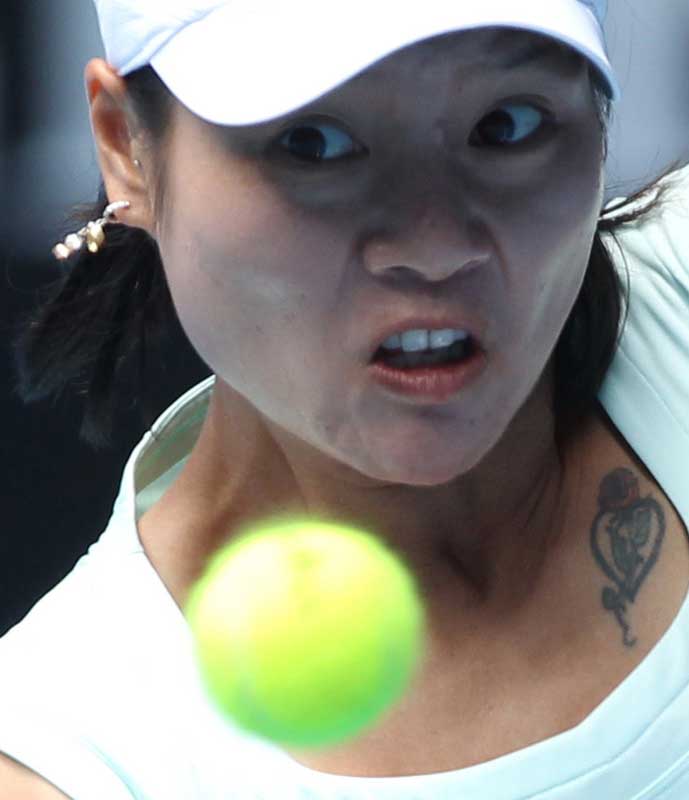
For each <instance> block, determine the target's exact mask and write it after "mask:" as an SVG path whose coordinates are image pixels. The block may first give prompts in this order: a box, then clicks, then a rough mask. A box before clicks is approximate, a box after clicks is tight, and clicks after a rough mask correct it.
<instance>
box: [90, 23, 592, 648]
mask: <svg viewBox="0 0 689 800" xmlns="http://www.w3.org/2000/svg"><path fill="white" fill-rule="evenodd" d="M526 35H527V34H523V35H522V36H516V35H514V34H513V35H512V36H510V37H504V36H501V37H500V36H499V37H498V38H497V39H496V38H495V37H496V32H495V31H491V30H485V31H473V32H468V33H461V34H454V35H452V36H448V37H443V38H441V39H435V40H430V41H427V42H423V43H421V44H417V45H414V46H412V47H409V48H406V49H404V50H402V51H399V52H397V53H395V54H393V55H391V56H389V57H388V58H386V59H384V60H382V61H380V62H378V63H377V64H375V65H374V66H372V67H371V68H369V69H368V70H366V71H365V72H363V73H362V74H360V75H359V76H357V77H356V78H355V79H353V80H351V81H348V82H347V83H345V84H343V85H341V86H339V87H337V88H336V89H335V90H333V91H332V92H330V93H328V94H327V95H326V96H325V97H323V98H321V99H319V100H317V101H315V102H313V103H310V104H309V105H308V106H306V107H305V108H304V109H301V110H300V111H299V112H295V113H294V114H291V115H289V117H283V118H280V119H277V120H273V121H269V122H267V123H262V124H259V125H252V126H243V127H222V126H217V125H212V124H210V123H207V122H205V121H204V120H202V119H200V118H198V117H196V116H195V115H194V114H192V113H191V112H190V111H188V110H187V109H186V108H185V107H184V106H182V105H181V104H177V105H176V107H175V110H174V114H173V119H172V125H171V128H170V130H169V132H168V137H167V141H166V144H165V151H164V154H163V152H161V151H155V150H154V149H152V148H151V147H150V143H149V142H148V141H147V139H146V136H145V133H144V132H141V131H138V130H137V128H136V125H135V120H134V119H133V116H132V112H131V109H130V108H129V106H128V102H127V98H126V93H125V84H124V81H123V80H122V78H120V77H119V76H117V74H116V73H115V72H114V70H113V69H112V68H111V67H109V66H108V65H107V64H106V63H105V62H103V61H102V60H99V59H94V60H93V61H91V62H90V63H89V64H88V66H87V68H86V75H85V77H86V83H87V87H88V93H89V99H90V108H91V119H92V126H93V132H94V138H95V142H96V146H97V150H98V155H99V162H100V166H101V170H102V174H103V177H104V180H105V184H106V188H107V191H108V197H109V198H110V200H117V199H123V198H126V199H128V200H130V202H131V208H130V209H129V210H128V211H125V212H121V213H120V214H119V220H120V221H122V222H124V223H126V224H130V225H133V226H137V227H141V228H143V229H145V230H147V231H148V232H149V233H150V235H151V236H153V237H154V238H155V239H156V240H157V242H158V245H159V247H160V251H161V254H162V257H163V262H164V265H165V270H166V274H167V277H168V281H169V285H170V289H171V292H172V295H173V298H174V301H175V305H176V308H177V311H178V314H179V317H180V320H181V322H182V324H183V326H184V328H185V330H186V332H187V334H188V336H189V337H190V340H191V342H192V343H193V345H194V346H195V348H196V349H197V350H198V352H199V354H200V355H201V357H202V358H203V359H204V360H205V361H206V363H208V364H209V365H210V367H211V368H212V369H213V371H214V372H215V374H216V375H217V384H216V388H215V391H214V393H213V396H212V400H211V405H210V410H209V413H208V416H207V418H206V421H205V424H204V426H203V429H202V432H201V435H200V438H199V440H198V442H197V444H196V446H195V448H194V451H193V453H192V456H191V458H190V460H189V462H188V464H187V466H186V468H185V470H184V471H183V473H182V475H181V477H180V478H179V480H178V481H177V482H176V484H175V485H174V486H173V487H172V488H171V489H170V490H169V491H168V493H167V494H166V496H165V497H164V498H163V500H162V501H161V503H160V504H159V505H158V507H154V508H153V509H152V510H151V512H149V514H148V515H146V516H145V517H144V519H143V520H141V522H140V530H141V532H142V537H143V535H144V531H145V533H146V536H147V537H151V539H154V538H155V537H156V535H157V536H159V537H160V536H162V535H163V534H162V533H160V531H162V530H163V529H165V531H166V533H165V536H166V537H167V541H168V542H173V543H174V545H173V546H172V545H171V547H170V548H169V552H168V559H169V563H170V565H171V566H170V569H171V573H175V574H176V575H177V576H178V580H177V582H176V583H175V591H173V594H174V595H176V596H177V597H178V598H183V596H184V592H185V590H186V587H187V586H188V584H189V582H190V581H191V580H192V579H193V577H194V576H195V575H197V574H198V570H199V569H200V566H201V565H202V564H203V562H204V559H205V558H207V556H208V555H209V554H210V553H212V552H213V551H214V550H215V548H217V547H218V546H219V545H220V544H221V543H222V542H224V541H226V540H227V538H228V536H229V535H231V534H230V533H228V532H231V531H232V530H236V529H237V528H238V527H240V526H241V525H243V524H245V523H246V522H248V521H253V520H258V519H260V518H262V517H264V516H266V515H270V514H273V513H276V512H308V513H314V514H319V515H321V516H325V517H328V518H330V519H334V520H341V521H344V522H346V523H348V524H357V525H361V526H362V527H365V528H367V529H369V530H373V531H375V532H376V533H377V534H378V535H380V536H381V537H382V538H384V539H386V540H387V541H389V542H390V543H391V544H392V545H393V546H394V548H395V549H396V550H397V551H398V552H400V554H401V555H402V556H403V557H404V558H405V559H406V560H407V562H408V563H409V564H410V566H411V567H412V568H413V569H414V571H415V573H416V575H417V577H418V580H419V582H420V584H421V587H422V589H423V591H424V594H425V597H426V600H427V604H428V610H429V619H430V625H431V630H432V632H433V636H435V637H436V641H437V643H438V644H439V646H440V645H441V643H446V644H447V643H449V642H452V641H454V640H456V636H457V635H458V630H459V628H460V627H463V629H464V630H465V631H466V628H467V626H481V627H483V628H484V629H490V630H491V631H492V632H493V633H494V634H496V635H497V632H498V631H499V630H504V631H509V630H514V629H515V626H516V624H517V621H518V620H519V619H524V620H526V619H529V621H530V622H532V621H533V613H532V612H533V609H534V608H535V607H536V605H537V604H541V605H542V604H543V599H544V597H552V596H553V595H554V592H555V590H554V588H553V587H554V581H555V577H554V576H555V574H556V573H555V572H554V571H553V569H552V568H551V565H553V564H557V563H561V561H562V559H563V557H564V554H565V553H569V552H571V550H570V548H571V541H572V537H573V536H574V535H575V533H576V536H578V537H579V538H580V540H581V530H582V529H583V530H586V529H587V528H588V524H589V523H590V519H591V516H592V513H591V509H590V508H587V513H588V514H589V517H588V520H589V522H584V523H582V517H583V511H582V504H581V498H582V494H583V491H584V489H583V486H582V481H581V464H582V458H583V455H582V454H583V452H585V448H586V444H587V439H586V436H585V435H582V437H581V438H580V440H579V441H578V442H577V443H575V444H574V445H573V446H572V447H571V448H570V450H569V451H568V452H567V453H566V454H565V456H564V457H561V455H560V454H558V452H557V449H556V446H555V440H554V419H553V414H552V410H551V393H552V371H551V355H552V351H553V349H554V347H555V345H556V342H557V339H558V337H559V335H560V332H561V330H562V328H563V326H564V324H565V321H566V319H567V317H568V315H569V312H570V310H571V308H572V306H573V304H574V302H575V299H576V297H577V295H578V292H579V290H580V287H581V284H582V281H583V279H584V275H585V271H586V267H587V263H588V257H589V252H590V249H591V244H592V242H593V238H594V234H595V230H596V221H597V217H598V213H599V211H600V208H601V204H602V199H603V167H602V161H603V153H602V147H603V143H602V140H601V133H600V129H599V126H598V123H597V118H596V111H595V106H594V102H593V98H592V95H591V91H590V85H589V81H588V76H587V71H586V67H585V64H584V62H583V61H581V60H580V59H577V58H570V59H566V60H564V61H562V62H559V61H556V60H555V61H554V60H545V61H542V62H539V63H534V64H532V65H530V66H528V67H525V68H522V69H518V70H517V69H515V70H510V71H505V72H501V71H496V70H494V69H493V67H494V61H495V59H496V58H497V56H498V55H501V54H503V53H504V54H507V53H509V52H511V51H513V50H514V49H515V47H516V46H517V45H518V44H519V42H520V40H521V38H523V36H526ZM558 64H560V67H559V69H558V68H557V65H558ZM505 103H511V104H514V103H519V105H520V106H522V104H523V103H528V104H531V105H533V104H535V106H536V107H542V108H545V109H547V110H549V111H550V112H551V113H552V114H553V115H554V117H555V118H556V120H557V123H558V126H557V127H556V128H555V129H554V130H553V131H552V132H550V133H544V134H543V135H542V136H540V137H539V136H538V134H535V135H534V137H533V139H532V140H531V143H526V144H524V145H521V147H515V146H512V149H510V147H509V146H503V147H502V148H499V147H497V146H495V145H493V146H489V145H486V144H482V145H481V146H475V145H474V146H472V145H470V144H469V137H470V135H471V134H472V131H474V130H475V129H476V127H477V125H478V123H479V122H480V121H481V120H482V119H483V118H484V117H485V116H486V115H488V114H489V113H491V112H492V111H494V110H495V109H496V108H497V107H502V106H503V105H504V104H505ZM525 111H526V110H525V109H522V111H521V114H520V116H519V117H518V119H519V120H521V122H522V125H524V126H527V127H526V128H522V132H521V133H519V132H518V133H517V134H515V136H517V137H518V136H521V137H524V138H526V137H527V135H528V133H529V132H530V131H531V130H533V129H534V128H535V125H536V122H531V121H530V119H529V118H528V117H525V116H524V114H525ZM517 113H520V112H517ZM313 115H319V116H320V115H322V116H321V118H320V119H316V120H314V118H313ZM314 122H317V123H318V124H319V125H322V124H326V123H327V124H328V125H330V126H335V127H336V128H337V129H338V130H337V131H332V130H325V131H324V135H326V136H327V137H328V142H331V145H330V146H331V147H338V146H342V147H344V148H346V149H347V151H349V150H355V151H356V149H357V147H358V146H364V147H365V148H366V149H367V152H366V154H365V155H363V156H359V157H358V158H353V159H351V160H341V161H339V162H338V161H332V162H330V165H329V164H324V165H319V164H317V163H314V164H311V165H306V166H305V164H304V163H303V162H300V161H299V160H297V159H296V158H295V157H294V155H290V153H289V151H287V150H284V149H283V150H282V151H279V149H278V148H277V147H276V145H275V142H276V141H277V139H278V138H279V137H280V136H281V135H282V134H284V132H285V131H286V130H287V129H288V128H289V127H299V126H302V125H308V124H314ZM529 125H531V126H532V127H530V128H529V127H528V126H529ZM321 130H323V129H322V128H321ZM339 131H342V133H338V132H339ZM345 134H349V135H350V136H351V140H350V139H347V137H346V135H345ZM271 143H272V147H271ZM163 156H164V158H163ZM137 158H138V159H139V160H140V161H141V162H142V165H143V166H142V168H141V169H139V168H138V167H137V166H136V165H135V164H134V159H137ZM161 164H162V165H163V166H162V168H163V169H164V170H165V183H166V194H165V197H166V201H165V204H164V206H163V207H157V204H156V202H155V196H156V195H155V186H154V178H153V176H154V174H155V169H156V168H158V167H160V166H161ZM437 309H440V310H442V311H446V312H448V313H452V312H456V313H457V314H459V315H461V314H462V313H463V311H465V310H466V311H467V312H468V313H470V314H471V315H473V316H478V318H479V319H481V320H482V321H483V322H484V323H485V331H486V334H485V338H484V341H483V342H482V344H483V347H484V349H485V351H486V354H487V359H488V366H487V369H486V370H485V371H484V373H483V374H482V376H481V377H480V378H479V379H478V380H477V381H475V382H474V383H473V385H471V386H469V387H467V388H466V389H465V390H463V391H462V392H460V393H459V394H458V395H457V396H456V397H454V398H453V399H451V400H450V401H448V402H447V403H445V404H443V405H434V406H430V405H424V404H422V403H418V402H415V403H412V402H409V401H407V400H405V399H402V398H397V397H393V396H391V395H389V394H386V393H385V392H384V391H382V390H381V389H380V388H379V387H377V386H376V385H375V384H373V383H372V382H371V380H370V378H369V377H368V375H367V371H366V362H367V361H368V358H369V356H370V354H371V350H370V348H371V347H375V346H376V345H377V344H378V343H377V342H373V340H372V337H373V336H374V334H375V333H376V332H377V331H378V330H379V328H380V325H381V324H384V323H386V322H388V321H389V320H391V319H393V320H394V319H397V318H399V317H401V316H408V315H410V314H413V313H416V312H420V313H424V312H428V311H434V310H437ZM155 531H159V533H157V534H156V533H155ZM584 538H585V537H584ZM585 546H586V545H585V543H583V544H582V545H581V548H585ZM589 559H590V556H589ZM572 563H575V561H574V560H573V562H572ZM190 565H193V567H192V566H190ZM458 609H461V610H462V612H463V613H462V614H458V613H457V611H458Z"/></svg>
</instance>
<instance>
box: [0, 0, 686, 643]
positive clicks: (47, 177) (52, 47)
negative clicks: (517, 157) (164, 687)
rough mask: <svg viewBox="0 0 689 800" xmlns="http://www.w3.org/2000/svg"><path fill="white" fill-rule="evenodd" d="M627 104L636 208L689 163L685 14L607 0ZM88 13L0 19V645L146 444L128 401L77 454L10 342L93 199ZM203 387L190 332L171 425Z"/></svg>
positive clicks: (61, 0)
mask: <svg viewBox="0 0 689 800" xmlns="http://www.w3.org/2000/svg"><path fill="white" fill-rule="evenodd" d="M606 28H607V33H608V41H609V49H610V54H611V58H612V60H613V63H614V65H615V66H616V69H617V71H618V75H619V79H620V83H621V85H622V90H623V92H624V98H623V100H622V102H621V103H620V104H619V106H618V108H617V111H616V113H615V118H614V123H613V125H612V128H611V152H610V157H609V160H608V164H607V191H606V196H607V198H611V197H617V196H622V195H627V194H629V193H631V192H632V191H633V190H634V189H635V188H637V187H638V186H640V185H642V184H643V183H645V182H647V181H648V180H649V179H650V178H651V177H654V176H655V175H656V174H657V173H659V172H660V171H662V169H663V168H664V167H665V166H666V165H667V164H668V163H670V162H671V161H672V160H674V159H675V158H678V157H680V156H682V157H684V159H685V160H689V157H688V155H687V153H688V152H689V86H688V82H687V79H686V76H687V75H689V46H688V45H689V4H687V1H686V0H663V2H653V3H649V2H648V0H611V2H610V16H609V19H608V22H607V25H606ZM101 55H102V46H101V43H100V39H99V35H98V29H97V23H96V17H95V12H94V9H93V6H92V2H91V0H23V2H12V0H10V2H5V3H3V9H2V10H0V186H1V187H2V191H1V192H0V204H1V205H0V326H1V330H2V339H1V343H0V375H1V376H2V384H1V386H2V391H1V392H0V419H1V420H2V427H3V431H2V445H1V446H2V455H3V459H2V475H1V477H0V500H1V501H2V512H3V523H2V528H1V531H0V635H2V633H4V632H5V631H6V630H7V629H8V628H10V627H11V626H12V625H14V624H15V623H16V622H18V621H19V620H20V619H21V618H22V617H23V616H24V615H25V614H26V612H27V611H28V610H29V609H30V608H31V606H32V605H33V604H34V603H35V602H36V600H37V599H38V598H40V597H41V596H42V595H43V594H45V592H46V591H48V590H49V589H50V588H52V587H53V586H54V585H55V584H56V583H57V582H58V581H60V580H61V579H62V578H63V577H64V576H65V575H66V574H67V573H68V572H69V571H70V570H71V569H72V567H73V566H74V563H75V562H76V561H77V559H78V558H79V556H81V555H82V554H83V553H84V552H85V551H86V549H87V548H88V546H89V545H90V544H91V543H92V542H94V541H95V540H96V539H98V537H99V536H100V534H101V532H102V530H103V528H104V527H105V525H106V523H107V520H108V518H109V516H110V512H111V509H112V503H113V500H114V497H115V495H116V493H117V488H118V485H119V481H120V476H121V471H122V468H123V466H124V463H125V461H126V460H127V457H128V456H129V454H130V452H131V450H132V449H133V447H134V446H135V445H136V444H137V443H138V441H139V440H140V438H141V436H142V435H143V433H144V432H145V429H146V426H145V425H144V424H143V422H142V420H141V419H140V417H139V415H138V413H137V412H135V411H134V410H133V409H132V402H131V398H132V391H131V388H130V387H128V386H127V385H122V386H121V387H120V396H121V397H122V406H121V409H120V412H119V414H118V417H117V422H116V434H115V436H114V440H113V445H112V446H111V447H110V448H108V449H106V450H100V451H96V450H93V449H92V448H90V447H88V446H86V445H84V444H83V443H81V442H80V441H79V438H78V428H79V421H80V411H81V403H80V400H79V398H76V397H65V398H64V399H63V400H61V401H60V402H58V403H37V404H35V405H32V406H25V405H23V404H22V402H21V401H20V400H19V399H18V397H17V395H16V393H15V391H14V384H15V381H16V376H15V373H14V369H13V363H12V362H13V357H12V340H13V338H14V337H15V335H16V331H17V330H18V328H19V326H21V324H22V320H23V319H24V318H25V316H26V315H27V314H28V313H29V312H30V310H31V309H32V308H33V307H34V305H35V303H36V291H37V289H38V287H40V286H43V285H45V284H46V283H48V282H50V281H52V280H55V278H56V277H57V276H58V274H59V272H58V270H59V269H60V267H58V266H57V264H56V262H55V261H54V260H53V258H52V256H51V254H50V249H51V247H52V245H53V244H55V243H56V242H57V241H59V240H61V238H62V236H61V233H62V228H63V220H64V218H65V217H66V215H67V212H68V210H69V208H70V206H72V205H73V204H76V203H82V202H90V201H92V200H94V199H95V198H96V194H97V188H98V183H99V171H98V166H97V162H96V158H95V154H94V150H93V145H92V143H91V134H90V124H89V119H88V106H87V102H86V93H85V89H84V86H83V69H84V66H85V64H86V62H87V61H88V59H89V58H90V57H92V56H101ZM207 374H208V369H207V368H206V367H205V365H203V364H202V363H201V362H200V360H199V359H198V358H197V357H196V356H195V354H194V353H193V351H192V350H191V348H190V346H189V345H188V343H187V342H186V339H185V337H184V335H183V334H182V333H181V331H179V330H176V331H173V332H171V336H170V340H169V344H168V347H167V350H166V352H165V353H164V354H163V355H162V356H161V358H160V362H159V364H158V365H157V367H156V371H155V374H154V380H153V384H154V391H153V397H152V403H153V407H154V409H155V411H156V413H160V412H162V411H163V410H164V409H165V408H166V407H167V406H168V405H169V404H170V403H171V402H172V401H173V400H174V399H175V398H176V397H177V396H179V394H181V393H182V391H184V390H185V389H187V388H188V387H190V386H192V385H193V384H195V383H197V382H198V381H199V380H201V379H202V378H203V377H205V376H206V375H207Z"/></svg>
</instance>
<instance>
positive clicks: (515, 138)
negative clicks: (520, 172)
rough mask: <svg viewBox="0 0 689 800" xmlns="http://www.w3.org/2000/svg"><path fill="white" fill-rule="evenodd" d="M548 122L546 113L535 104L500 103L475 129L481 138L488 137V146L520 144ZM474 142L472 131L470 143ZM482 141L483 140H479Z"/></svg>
mask: <svg viewBox="0 0 689 800" xmlns="http://www.w3.org/2000/svg"><path fill="white" fill-rule="evenodd" d="M544 120H545V121H546V122H545V123H544ZM548 122H550V120H549V119H548V117H547V116H546V114H545V113H544V112H543V111H540V110H539V109H538V108H536V107H535V106H532V105H529V104H525V103H514V104H505V105H502V106H500V108H498V109H496V110H495V111H492V112H491V113H490V114H488V115H486V116H485V117H484V118H483V119H482V120H481V122H480V123H479V124H478V125H477V126H476V129H475V130H476V131H478V132H479V133H480V137H481V138H482V139H484V140H485V138H486V137H487V138H488V146H501V145H511V144H521V143H522V142H523V141H525V140H526V139H529V138H531V136H532V135H533V134H534V132H535V131H537V130H538V129H539V128H542V127H546V126H547V123H548ZM491 140H492V141H491ZM475 143H476V142H475V137H474V135H473V132H472V144H475ZM483 143H485V141H484V142H479V144H483Z"/></svg>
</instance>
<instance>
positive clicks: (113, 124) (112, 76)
mask: <svg viewBox="0 0 689 800" xmlns="http://www.w3.org/2000/svg"><path fill="white" fill-rule="evenodd" d="M84 81H85V84H86V92H87V96H88V100H89V105H90V115H91V130H92V132H93V138H94V142H95V145H96V152H97V155H98V163H99V165H100V169H101V174H102V175H103V181H104V183H105V190H106V193H107V196H108V201H109V202H110V203H114V202H115V201H116V200H128V201H129V203H130V206H129V208H128V209H124V210H120V211H118V212H117V215H116V218H117V221H118V222H121V223H124V224H126V225H132V226H134V227H137V228H143V229H144V230H145V231H147V232H148V233H149V234H150V235H151V236H153V237H154V238H155V219H154V202H153V197H154V186H153V185H151V184H150V180H151V179H150V178H149V179H148V181H147V179H146V172H148V174H149V175H152V174H153V171H152V170H151V169H149V170H145V168H144V169H142V168H141V167H139V166H137V164H135V163H134V162H135V160H136V159H137V158H138V157H139V156H141V157H142V158H144V155H143V154H144V149H143V143H142V142H141V141H140V135H137V134H135V133H133V131H132V127H133V126H132V116H131V110H130V101H129V98H128V96H127V92H126V84H125V81H124V78H122V77H121V76H120V75H118V74H117V72H116V70H115V69H114V68H113V67H111V66H110V65H109V64H108V63H106V62H105V61H103V59H100V58H94V59H92V60H91V61H89V63H88V64H87V65H86V68H85V70H84Z"/></svg>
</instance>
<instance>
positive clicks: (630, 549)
mask: <svg viewBox="0 0 689 800" xmlns="http://www.w3.org/2000/svg"><path fill="white" fill-rule="evenodd" d="M598 508H599V511H598V514H597V515H596V518H595V519H594V521H593V525H592V526H591V549H592V550H593V555H594V557H595V559H596V561H597V562H598V564H599V566H600V567H601V569H602V570H603V572H604V573H605V574H606V575H607V576H608V578H610V580H611V581H613V583H614V584H615V585H616V586H617V590H615V589H613V588H612V587H610V586H606V587H605V588H604V589H603V592H602V596H601V599H602V602H603V607H604V608H605V609H606V610H607V611H612V612H613V613H614V614H615V618H616V619H617V621H618V622H619V624H620V626H621V627H622V630H623V632H624V638H623V642H624V644H625V645H626V646H627V647H632V646H633V645H634V644H636V641H637V640H636V638H634V639H632V638H631V637H630V635H629V625H628V623H627V621H626V619H625V614H626V612H627V603H628V602H630V603H633V602H634V600H635V598H636V595H637V593H638V591H639V589H640V588H641V584H642V583H643V582H644V580H645V578H646V576H647V575H648V573H649V572H650V571H651V568H652V567H653V565H654V564H655V562H656V561H657V560H658V554H659V553H660V547H661V545H662V543H663V537H664V536H665V515H664V514H663V509H662V508H661V507H660V504H659V503H658V502H657V501H655V500H653V498H651V497H644V498H640V497H639V482H638V480H637V479H636V478H635V477H634V473H633V472H632V471H631V470H629V469H624V468H620V469H616V470H614V471H613V472H610V473H609V474H608V475H606V476H605V478H603V480H602V482H601V487H600V492H599V494H598Z"/></svg>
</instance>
